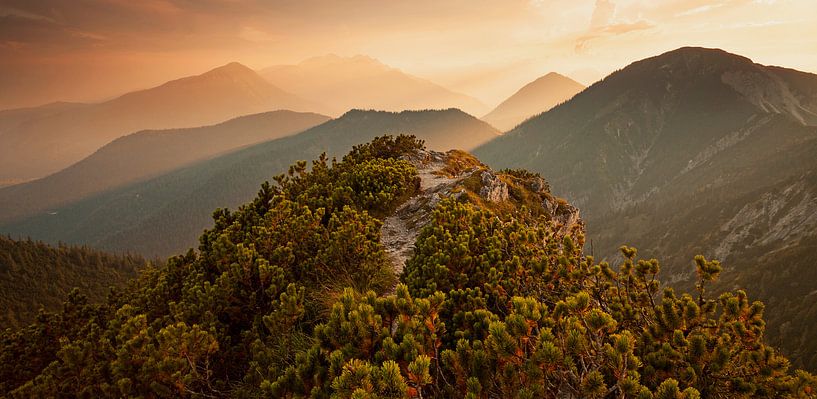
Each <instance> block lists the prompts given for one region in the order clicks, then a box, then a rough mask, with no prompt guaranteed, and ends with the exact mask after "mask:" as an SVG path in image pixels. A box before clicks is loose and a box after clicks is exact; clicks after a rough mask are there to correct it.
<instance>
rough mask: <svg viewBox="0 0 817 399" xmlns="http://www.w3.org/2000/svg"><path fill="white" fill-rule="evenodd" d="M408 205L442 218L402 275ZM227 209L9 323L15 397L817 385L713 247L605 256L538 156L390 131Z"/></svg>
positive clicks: (5, 376)
mask: <svg viewBox="0 0 817 399" xmlns="http://www.w3.org/2000/svg"><path fill="white" fill-rule="evenodd" d="M432 181H433V183H432ZM440 181H443V182H442V183H441V182H440ZM442 186H445V188H444V189H441V187H442ZM429 190H433V191H434V192H433V194H432V193H429ZM428 194H431V195H428ZM406 213H407V214H411V213H417V214H419V215H425V218H424V219H423V218H421V219H420V220H422V222H421V226H422V227H420V228H419V229H417V231H418V233H417V235H416V238H415V242H414V248H413V249H412V250H411V251H410V252H411V253H410V256H409V257H408V258H407V261H405V264H404V265H402V266H404V267H403V268H402V272H400V273H399V275H398V271H399V270H400V269H401V267H400V266H401V265H400V264H398V263H396V262H395V258H394V257H391V256H390V250H391V249H392V247H391V245H392V244H386V240H384V238H386V236H388V235H389V234H391V233H384V230H385V229H386V227H385V224H384V222H383V221H384V219H388V218H390V217H393V216H400V217H404V216H406ZM214 216H215V217H214V218H215V223H214V224H213V225H212V227H211V228H210V229H208V230H207V231H205V233H204V234H203V235H202V237H201V243H200V246H199V250H198V251H195V252H194V251H189V252H187V253H186V254H184V255H179V256H175V257H173V258H171V259H170V260H169V261H168V262H167V264H166V265H164V266H161V267H157V268H152V269H149V270H147V272H146V273H145V274H144V275H142V276H141V277H140V279H139V280H138V281H137V282H136V283H135V284H134V285H133V286H132V287H131V288H130V289H128V290H127V291H125V292H123V293H122V294H121V295H117V296H116V297H113V298H111V299H110V300H109V301H108V302H106V303H105V304H102V305H96V306H94V305H86V304H85V303H84V302H83V300H82V298H80V297H78V296H76V295H75V296H72V297H71V299H70V300H69V301H68V302H67V303H66V305H65V309H64V310H63V311H62V312H58V313H53V314H47V315H44V316H43V317H41V318H40V319H39V320H38V321H37V322H36V323H35V324H33V325H31V326H29V327H27V328H25V329H23V330H21V331H18V332H13V331H7V332H5V333H4V334H3V335H2V338H0V345H2V348H0V394H4V395H5V394H9V393H10V394H11V395H13V396H21V397H31V396H34V397H52V396H59V395H66V396H92V397H120V396H127V397H136V396H143V397H209V396H215V397H239V398H240V397H259V396H272V397H336V398H361V397H363V398H421V397H422V398H496V397H503V398H505V397H537V398H590V397H595V398H618V397H637V398H660V399H665V398H682V399H693V398H701V397H706V398H711V397H716V398H717V397H729V398H809V397H814V396H815V388H817V380H816V379H815V377H814V376H812V375H810V374H808V373H805V372H802V371H795V370H793V369H791V368H790V367H789V364H788V361H787V360H786V359H785V358H784V357H782V356H781V355H780V354H778V353H777V352H776V351H775V350H774V349H773V348H772V347H770V346H768V345H766V344H764V342H763V337H764V322H763V305H762V304H760V303H758V302H751V300H750V299H749V298H750V297H749V296H748V295H747V294H746V293H745V292H743V291H737V292H730V293H725V294H723V295H721V296H720V297H718V298H717V299H715V298H713V297H712V296H711V295H710V294H709V292H708V289H707V288H708V286H709V285H710V284H711V282H712V281H714V280H716V279H717V278H718V277H719V275H720V274H721V267H720V264H719V263H718V262H716V261H707V260H706V259H704V258H703V257H697V258H696V259H695V263H696V266H695V268H696V269H697V272H698V274H699V276H700V277H699V278H700V280H699V284H700V285H699V287H700V289H699V290H698V292H695V293H693V294H692V295H690V294H681V293H676V292H674V291H673V290H671V289H668V290H665V291H663V293H660V291H661V286H660V280H659V278H660V274H659V273H660V265H659V262H658V261H657V260H654V259H653V260H647V259H639V258H638V257H637V254H636V251H635V250H634V249H632V248H628V247H625V248H622V253H623V256H624V257H625V259H626V261H625V262H624V264H623V267H622V268H621V269H620V270H614V269H612V268H610V267H609V266H608V265H607V264H606V263H597V262H596V261H595V260H594V259H592V258H591V257H587V256H585V255H584V254H583V251H582V244H583V241H584V232H583V228H582V223H581V221H580V219H579V218H578V214H577V211H576V209H575V208H574V207H572V206H571V205H569V204H567V203H566V202H565V201H564V200H560V199H558V198H556V197H554V196H553V195H552V194H551V193H550V189H549V185H548V184H547V182H546V181H545V180H544V179H543V178H541V177H539V176H538V175H535V174H533V173H530V172H526V171H522V170H513V171H504V172H496V171H492V170H490V169H488V168H487V167H485V166H484V165H482V164H481V163H480V162H479V161H477V160H476V159H474V158H473V157H471V156H469V155H467V154H465V153H462V152H457V151H452V152H448V153H445V154H442V153H436V152H430V151H425V150H423V149H422V148H421V143H419V142H417V141H416V140H414V139H413V138H411V137H406V136H399V137H397V138H391V137H384V138H378V139H375V140H374V141H373V142H371V143H368V144H365V145H360V146H356V147H355V148H354V149H353V150H352V151H351V152H350V153H349V154H347V155H346V156H345V157H343V159H342V160H341V161H338V162H328V161H327V160H326V159H325V158H322V159H319V160H317V161H314V162H313V163H312V165H311V168H310V167H308V165H307V163H306V162H302V163H298V164H296V165H293V167H292V168H291V169H290V170H289V172H288V173H287V174H285V175H282V176H280V177H279V178H277V179H276V184H275V185H264V186H263V187H262V189H261V191H260V192H259V194H258V196H257V197H256V198H255V199H253V200H252V201H251V202H249V203H247V204H245V205H244V206H242V207H241V208H239V209H238V210H236V211H232V212H229V211H221V212H217V213H216V214H215V215H214ZM693 295H694V296H693ZM56 337H59V340H57V339H55V338H56Z"/></svg>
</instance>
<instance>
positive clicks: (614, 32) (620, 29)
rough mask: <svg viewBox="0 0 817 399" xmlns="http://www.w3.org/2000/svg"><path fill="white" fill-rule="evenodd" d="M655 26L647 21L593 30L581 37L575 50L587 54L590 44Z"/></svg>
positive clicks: (612, 25) (617, 24) (577, 40)
mask: <svg viewBox="0 0 817 399" xmlns="http://www.w3.org/2000/svg"><path fill="white" fill-rule="evenodd" d="M654 27H655V25H654V24H653V23H651V22H649V21H646V20H639V21H636V22H624V23H614V24H610V25H606V26H600V27H596V28H591V29H590V30H589V31H588V32H587V33H585V34H583V35H581V36H579V37H578V38H577V39H576V43H575V46H574V50H575V51H576V53H583V52H586V51H587V50H588V48H589V46H590V42H592V41H594V40H597V39H602V38H609V37H615V36H620V35H624V34H627V33H630V32H637V31H642V30H648V29H652V28H654Z"/></svg>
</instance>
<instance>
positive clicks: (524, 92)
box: [482, 72, 585, 131]
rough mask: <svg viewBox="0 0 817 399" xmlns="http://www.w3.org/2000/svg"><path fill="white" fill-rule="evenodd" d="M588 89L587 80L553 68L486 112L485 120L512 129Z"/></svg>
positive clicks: (496, 125) (505, 128) (502, 128)
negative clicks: (580, 80)
mask: <svg viewBox="0 0 817 399" xmlns="http://www.w3.org/2000/svg"><path fill="white" fill-rule="evenodd" d="M584 89H585V87H584V85H583V84H581V83H579V82H576V81H575V80H573V79H570V78H568V77H567V76H563V75H560V74H558V73H555V72H551V73H549V74H547V75H545V76H542V77H540V78H538V79H536V80H534V81H533V82H530V83H528V84H526V85H525V86H523V87H522V88H521V89H519V90H518V91H517V92H516V93H514V94H513V95H512V96H510V97H508V98H507V99H506V100H505V101H503V102H502V103H500V104H499V105H498V106H497V107H496V108H494V109H493V111H491V112H490V113H488V114H487V115H485V116H483V117H482V120H484V121H485V122H488V123H490V124H491V125H492V126H495V127H496V128H498V129H500V130H502V131H508V130H511V129H513V128H514V127H516V126H517V125H518V124H520V123H522V122H524V121H525V120H526V119H528V118H531V117H533V116H536V115H539V114H541V113H543V112H545V111H547V110H549V109H551V108H553V107H555V106H556V105H559V104H561V103H563V102H565V101H567V100H569V99H570V98H572V97H573V96H575V95H576V94H577V93H579V92H580V91H582V90H584Z"/></svg>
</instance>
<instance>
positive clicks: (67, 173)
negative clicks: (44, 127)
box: [0, 111, 329, 223]
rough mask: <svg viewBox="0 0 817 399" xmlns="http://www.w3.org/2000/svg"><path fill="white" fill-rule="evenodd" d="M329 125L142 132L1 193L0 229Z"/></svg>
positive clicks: (231, 123)
mask: <svg viewBox="0 0 817 399" xmlns="http://www.w3.org/2000/svg"><path fill="white" fill-rule="evenodd" d="M328 119H329V118H328V117H325V116H323V115H318V114H314V113H297V112H293V111H271V112H265V113H261V114H253V115H245V116H241V117H238V118H234V119H230V120H228V121H224V122H221V123H219V124H216V125H211V126H204V127H196V128H182V129H164V130H143V131H139V132H136V133H132V134H129V135H125V136H121V137H118V138H116V139H115V140H113V141H112V142H110V143H108V144H105V145H104V146H102V147H101V148H99V149H98V150H96V151H95V152H94V153H93V154H91V155H89V156H88V157H86V158H84V159H82V160H80V161H79V162H77V163H75V164H73V165H71V166H69V167H68V168H66V169H63V170H61V171H59V172H57V173H54V174H51V175H49V176H46V177H43V178H41V179H38V180H34V181H31V182H26V183H22V184H18V185H14V186H10V187H4V188H0V223H4V222H6V223H7V222H12V221H14V220H17V219H21V218H24V217H26V216H30V215H32V214H35V213H37V212H43V211H48V210H50V208H53V207H59V206H64V205H66V204H70V203H71V202H74V201H77V200H81V199H82V198H85V197H87V196H90V195H93V194H96V193H100V192H103V191H106V190H111V189H115V188H116V187H120V186H124V185H127V184H130V183H133V182H136V181H139V180H144V179H147V178H150V177H154V176H157V175H160V174H162V173H165V172H169V171H171V170H174V169H177V168H180V167H183V166H185V165H189V164H192V163H194V162H197V161H201V160H204V159H208V158H212V157H215V156H218V155H220V154H224V153H227V152H230V151H233V150H235V149H238V148H241V147H245V146H248V145H252V144H256V143H259V142H263V141H267V140H272V139H276V138H280V137H284V136H287V135H291V134H296V133H299V132H301V131H303V130H306V129H308V128H311V127H313V126H316V125H318V124H320V123H323V122H326V121H327V120H328Z"/></svg>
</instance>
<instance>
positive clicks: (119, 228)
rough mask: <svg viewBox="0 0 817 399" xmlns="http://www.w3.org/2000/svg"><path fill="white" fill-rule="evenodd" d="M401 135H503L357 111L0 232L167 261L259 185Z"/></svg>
mask: <svg viewBox="0 0 817 399" xmlns="http://www.w3.org/2000/svg"><path fill="white" fill-rule="evenodd" d="M399 133H412V134H415V135H417V136H418V137H420V138H421V139H425V140H426V144H427V145H428V146H429V148H446V147H448V146H452V147H453V146H458V147H463V144H468V143H471V144H470V146H475V145H477V144H479V143H481V142H485V141H487V140H489V139H491V138H493V137H496V136H497V135H499V131H497V130H496V129H495V128H493V127H491V126H490V125H488V124H487V123H485V122H483V121H481V120H479V119H477V118H475V117H473V116H471V115H468V114H466V113H464V112H462V111H460V110H457V109H448V110H431V111H402V112H399V113H394V112H387V111H365V110H351V111H349V112H347V113H345V114H344V115H343V116H342V117H340V118H337V119H333V120H330V121H327V122H326V123H324V124H321V125H318V126H316V127H313V128H311V129H309V130H307V131H305V132H302V133H300V134H296V135H293V136H289V137H285V138H281V139H277V140H272V141H267V142H264V143H259V144H255V145H252V146H249V147H246V148H243V149H240V150H237V151H233V152H231V153H228V154H225V155H222V156H220V157H216V158H213V159H210V160H207V161H201V162H198V163H195V164H192V165H190V166H187V167H184V168H180V169H177V170H174V171H171V172H168V173H165V174H163V175H160V176H157V177H155V178H152V179H148V180H146V181H144V182H140V183H136V184H132V185H129V186H125V187H121V188H119V189H116V190H112V191H108V192H104V193H100V194H98V195H94V196H90V197H86V198H84V199H82V200H81V201H78V202H75V203H73V204H69V205H66V206H64V207H58V208H56V209H54V210H53V211H52V213H54V214H52V213H40V214H36V215H33V216H31V217H28V218H26V219H22V220H19V221H16V222H12V223H5V224H2V225H0V232H8V233H12V234H13V235H15V236H31V237H35V238H38V239H42V240H45V241H47V242H58V241H64V242H76V243H83V244H88V245H92V246H94V247H98V248H103V249H110V250H117V251H120V250H130V251H135V252H137V253H143V254H148V255H149V256H154V255H162V256H164V255H168V254H170V253H173V252H174V251H179V250H183V249H184V248H187V247H189V246H191V245H192V244H193V241H194V239H195V237H196V236H197V235H198V234H199V233H200V232H201V229H203V228H205V227H206V226H207V223H209V221H210V214H211V212H212V210H213V209H216V208H224V207H235V206H237V205H239V204H241V203H243V202H245V201H247V200H248V199H249V198H251V197H252V195H254V194H255V192H256V190H257V187H258V185H259V184H260V182H263V181H265V180H269V179H271V178H272V177H273V176H274V175H275V174H277V173H282V172H285V171H286V170H287V168H288V167H289V166H290V165H291V164H293V163H295V162H296V161H298V160H302V159H310V158H316V157H318V156H319V155H320V154H321V153H322V152H326V153H327V154H328V155H329V156H330V157H331V156H339V155H341V154H342V153H344V152H345V151H348V150H349V149H350V148H352V146H353V145H355V144H357V143H359V142H364V141H366V140H371V139H372V138H374V137H376V136H378V135H383V134H399ZM470 146H469V147H467V148H471V147H470ZM114 215H116V216H114Z"/></svg>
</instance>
